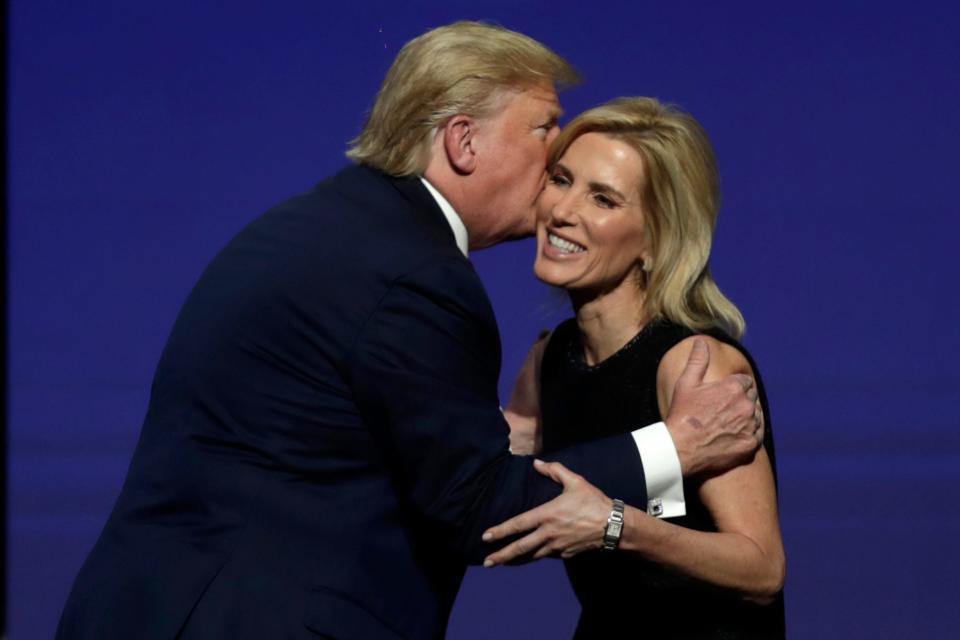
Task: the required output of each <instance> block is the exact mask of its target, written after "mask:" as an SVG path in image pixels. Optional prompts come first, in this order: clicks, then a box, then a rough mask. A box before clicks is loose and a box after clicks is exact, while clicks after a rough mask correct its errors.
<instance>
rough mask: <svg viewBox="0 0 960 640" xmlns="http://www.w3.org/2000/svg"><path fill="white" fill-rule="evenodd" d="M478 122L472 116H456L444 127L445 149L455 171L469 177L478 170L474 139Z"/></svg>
mask: <svg viewBox="0 0 960 640" xmlns="http://www.w3.org/2000/svg"><path fill="white" fill-rule="evenodd" d="M476 129H477V121H476V120H475V119H473V118H471V117H470V116H466V115H456V116H453V117H452V118H450V119H449V120H447V123H446V124H445V125H444V126H443V149H444V151H445V152H446V154H447V160H448V161H449V162H450V166H451V167H453V169H454V171H456V172H457V173H459V174H461V175H469V174H471V173H473V172H474V170H475V169H476V168H477V154H476V149H475V148H474V141H473V137H474V134H475V133H476Z"/></svg>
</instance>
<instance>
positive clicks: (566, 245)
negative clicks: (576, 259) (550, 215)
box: [547, 233, 587, 253]
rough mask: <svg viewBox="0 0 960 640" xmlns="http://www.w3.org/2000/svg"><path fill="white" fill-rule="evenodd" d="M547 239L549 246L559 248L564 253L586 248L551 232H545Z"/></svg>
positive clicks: (577, 251)
mask: <svg viewBox="0 0 960 640" xmlns="http://www.w3.org/2000/svg"><path fill="white" fill-rule="evenodd" d="M547 240H548V241H549V242H550V246H552V247H556V248H557V249H560V251H563V252H564V253H581V252H583V251H586V250H587V248H586V247H582V246H580V245H579V244H577V243H575V242H570V241H569V240H564V239H563V238H559V237H557V236H555V235H553V234H552V233H548V234H547Z"/></svg>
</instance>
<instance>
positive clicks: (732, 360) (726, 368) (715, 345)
mask: <svg viewBox="0 0 960 640" xmlns="http://www.w3.org/2000/svg"><path fill="white" fill-rule="evenodd" d="M697 339H700V340H703V341H704V342H705V343H706V344H707V348H708V349H709V352H710V364H709V366H708V367H707V372H706V374H705V375H704V377H703V381H704V382H714V381H716V380H721V379H723V378H725V377H727V376H730V375H733V374H735V373H744V374H746V375H748V376H751V377H752V376H754V373H753V369H752V368H751V367H750V363H749V362H747V359H746V358H745V357H744V356H743V354H742V353H740V350H739V349H737V348H736V347H734V346H732V345H729V344H727V343H725V342H721V341H720V340H717V339H716V338H714V337H712V336H708V335H703V334H697V335H693V336H690V337H689V338H684V339H683V340H681V341H680V342H678V343H677V344H675V345H674V346H673V347H671V348H670V350H669V351H667V352H666V353H665V354H664V356H663V358H662V359H661V360H660V366H659V367H658V368H657V400H658V402H659V405H660V412H661V413H662V414H663V415H667V412H668V409H669V408H670V399H671V398H672V397H673V388H674V386H675V385H676V383H677V378H679V377H680V374H681V373H683V369H684V367H685V366H686V364H687V360H688V359H689V358H690V352H691V351H692V350H693V343H694V341H695V340H697Z"/></svg>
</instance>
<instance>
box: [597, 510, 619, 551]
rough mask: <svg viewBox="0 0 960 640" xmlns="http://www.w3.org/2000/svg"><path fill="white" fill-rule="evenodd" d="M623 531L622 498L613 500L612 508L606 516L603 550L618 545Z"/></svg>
mask: <svg viewBox="0 0 960 640" xmlns="http://www.w3.org/2000/svg"><path fill="white" fill-rule="evenodd" d="M622 533H623V500H616V499H614V501H613V509H611V510H610V516H609V517H608V518H607V526H606V528H604V530H603V547H602V549H603V550H604V551H613V550H614V549H616V548H617V547H618V546H619V545H620V534H622Z"/></svg>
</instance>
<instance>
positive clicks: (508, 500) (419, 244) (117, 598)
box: [58, 23, 757, 640]
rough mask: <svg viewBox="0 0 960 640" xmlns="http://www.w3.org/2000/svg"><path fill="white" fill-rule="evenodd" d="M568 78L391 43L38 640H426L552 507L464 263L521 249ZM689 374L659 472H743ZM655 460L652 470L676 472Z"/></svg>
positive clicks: (205, 290)
mask: <svg viewBox="0 0 960 640" xmlns="http://www.w3.org/2000/svg"><path fill="white" fill-rule="evenodd" d="M573 79H574V76H573V71H572V69H570V67H569V66H568V65H567V64H566V63H565V62H564V61H563V60H562V59H560V58H559V57H557V56H556V55H555V54H553V53H552V52H550V51H549V50H547V49H546V48H544V47H543V46H542V45H540V44H539V43H536V42H535V41H533V40H531V39H529V38H527V37H525V36H522V35H520V34H517V33H512V32H510V31H507V30H504V29H500V28H496V27H492V26H487V25H482V24H477V23H458V24H454V25H451V26H448V27H442V28H440V29H436V30H434V31H431V32H429V33H427V34H425V35H423V36H421V37H420V38H417V39H416V40H414V41H412V42H411V43H409V44H408V45H407V46H406V47H404V49H403V50H402V51H401V52H400V54H399V55H398V57H397V60H396V61H395V62H394V65H393V67H392V68H391V69H390V71H389V73H388V75H387V78H386V80H385V81H384V85H383V87H382V89H381V91H380V93H379V95H378V98H377V102H376V105H375V107H374V109H373V111H372V113H371V116H370V119H369V122H368V123H367V125H366V127H365V129H364V131H363V133H362V134H361V135H360V137H359V138H358V140H357V141H355V145H354V147H353V149H352V150H351V153H350V155H351V157H352V158H354V159H355V160H357V161H358V162H359V165H358V166H353V167H350V168H347V169H345V170H344V171H342V172H340V173H339V174H337V175H336V176H333V177H332V178H330V179H328V180H325V181H324V182H321V183H320V184H319V185H317V186H316V187H315V188H314V189H313V190H311V191H309V192H307V193H305V194H303V195H301V196H298V197H295V198H293V199H291V200H289V201H287V202H285V203H283V204H281V205H279V206H277V207H275V208H274V209H272V210H271V211H269V212H267V213H266V214H265V215H263V216H262V217H260V218H259V219H257V220H256V221H254V222H253V223H252V224H251V225H250V226H248V227H247V228H246V229H244V230H243V231H241V232H240V234H239V235H237V237H236V238H234V239H233V241H232V242H231V243H230V244H229V245H228V246H227V247H226V248H225V249H224V250H223V252H221V254H220V255H219V256H217V257H216V258H215V259H214V261H213V262H212V263H211V265H210V266H209V267H208V268H207V270H206V271H205V273H204V274H203V276H202V277H201V279H200V281H199V282H198V283H197V285H196V287H195V289H194V291H193V292H192V293H191V295H190V296H189V298H188V299H187V301H186V303H185V304H184V307H183V309H182V311H181V313H180V316H179V317H178V319H177V321H176V324H175V326H174V328H173V331H172V334H171V336H170V339H169V341H168V343H167V346H166V347H165V349H164V352H163V355H162V357H161V360H160V363H159V365H158V368H157V373H156V377H155V380H154V384H153V387H152V393H151V399H150V407H149V410H148V413H147V417H146V420H145V423H144V426H143V431H142V434H141V438H140V442H139V443H138V445H137V449H136V452H135V454H134V458H133V461H132V463H131V466H130V470H129V473H128V476H127V479H126V482H125V484H124V488H123V491H122V492H121V495H120V497H119V498H118V501H117V505H116V507H115V508H114V511H113V513H112V514H111V516H110V519H109V521H108V522H107V524H106V526H105V529H104V531H103V534H102V535H101V537H100V539H99V540H98V542H97V544H96V546H95V548H94V549H93V551H92V552H91V555H90V557H89V558H88V560H87V562H86V563H85V565H84V567H83V569H82V570H81V572H80V575H79V576H78V578H77V581H76V583H75V585H74V589H73V592H72V593H71V596H70V599H69V601H68V603H67V606H66V609H65V611H64V615H63V618H62V620H61V624H60V628H59V630H58V637H60V638H64V639H66V638H97V639H98V640H104V639H110V638H125V639H126V638H139V639H147V640H149V639H153V638H156V639H168V638H183V639H191V638H232V639H235V638H308V637H317V636H320V637H332V638H365V639H379V638H437V637H441V636H442V635H443V633H444V630H445V626H446V621H447V617H448V614H449V611H450V608H451V605H452V602H453V598H454V596H455V594H456V591H457V588H458V586H459V584H460V581H461V578H462V576H463V572H464V568H465V564H466V563H467V562H480V561H482V560H483V557H484V555H485V554H486V553H488V552H489V551H490V549H489V548H488V547H487V546H486V545H484V544H483V542H482V540H481V535H482V533H483V531H484V529H485V528H487V527H489V526H491V525H494V524H496V523H498V522H500V521H502V520H505V519H506V518H507V517H510V516H512V515H515V514H517V513H519V512H521V511H524V510H526V509H529V508H531V507H534V506H536V505H538V504H541V503H543V502H546V501H547V500H550V499H551V498H554V497H556V496H557V495H558V493H559V488H558V486H556V485H554V484H552V483H551V482H550V481H549V480H547V479H545V478H543V477H542V476H540V475H539V474H538V473H537V472H536V471H534V470H533V468H532V465H531V461H530V459H529V458H524V457H515V456H511V455H510V453H509V451H508V434H507V427H506V424H505V422H504V421H503V418H502V416H501V414H500V410H499V407H498V398H497V393H496V386H497V377H498V374H499V367H500V361H499V354H500V344H499V338H498V335H497V329H496V325H495V323H494V318H493V313H492V311H491V309H490V305H489V302H488V300H487V298H486V295H485V293H484V290H483V286H482V285H481V283H480V281H479V279H478V278H477V276H476V274H475V273H474V272H473V270H472V268H471V266H470V264H469V262H468V261H467V259H466V257H465V254H466V251H467V249H468V245H469V247H471V248H481V247H485V246H489V245H492V244H494V243H496V242H499V241H501V240H505V239H508V238H513V237H518V236H522V235H524V234H527V233H529V232H530V231H531V229H532V224H533V221H532V217H533V206H534V201H535V200H536V198H537V195H538V194H539V191H540V189H541V187H542V185H543V179H544V164H545V157H546V150H547V147H548V145H549V143H550V141H551V140H552V139H553V138H554V136H555V135H556V134H557V131H558V129H557V119H558V117H559V115H560V109H559V104H558V102H557V97H556V93H555V90H554V85H555V84H557V83H560V84H563V83H567V82H570V81H572V80H573ZM688 378H690V380H687V381H685V383H684V384H683V385H678V386H679V387H680V392H679V396H678V397H677V398H676V399H675V400H674V408H675V409H676V410H675V411H674V412H673V413H672V414H671V416H669V417H668V420H667V422H668V424H669V425H670V429H671V430H672V435H673V437H674V438H675V440H676V442H677V445H678V450H679V452H680V457H679V466H682V468H683V470H684V471H685V472H689V473H695V472H697V471H698V470H700V469H703V468H705V467H707V466H719V467H726V466H730V465H732V464H735V463H736V462H738V461H740V460H742V459H744V458H745V457H749V456H750V455H752V453H753V451H754V450H755V449H756V446H757V442H756V433H755V431H756V424H755V421H754V418H753V411H754V404H753V397H754V396H753V395H752V392H751V393H750V394H748V393H747V392H746V391H745V388H746V387H748V386H749V383H748V382H744V381H743V380H741V379H732V380H730V381H727V382H725V383H723V384H720V385H706V386H702V385H701V386H698V385H697V384H696V382H697V381H696V380H695V378H696V371H693V373H691V375H689V376H688ZM731 405H732V406H733V411H724V412H723V415H726V416H728V417H727V418H726V419H723V420H721V419H719V418H717V414H718V413H720V412H719V408H720V407H721V406H724V407H728V406H731ZM697 421H699V427H698V428H692V427H690V426H689V425H690V424H694V423H696V422H697ZM640 426H643V425H638V427H640ZM658 430H659V432H660V433H661V437H662V439H663V438H665V439H666V441H667V443H669V441H670V436H669V435H667V428H666V427H663V426H662V425H661V426H660V427H659V428H654V429H646V430H644V432H645V434H646V433H654V434H656V433H657V432H658ZM655 437H656V436H654V438H655ZM647 438H649V436H648V435H641V436H638V440H639V441H640V446H643V447H645V448H647V449H648V445H649V443H646V442H645V439H647ZM711 441H713V444H711ZM718 442H719V443H720V446H716V444H717V443H718ZM654 446H656V445H654ZM667 446H668V450H667V454H666V456H664V458H666V460H664V458H659V457H658V458H657V461H656V462H651V463H648V464H647V465H646V466H657V465H660V466H667V467H669V466H670V465H671V460H672V462H673V466H678V465H677V462H678V460H677V457H676V455H675V454H674V453H673V452H672V449H671V448H670V446H669V444H668V445H667ZM718 451H720V452H719V453H718ZM688 452H689V453H688ZM641 455H643V456H647V457H649V456H650V455H651V454H650V452H649V449H648V450H647V452H646V453H643V454H641V453H638V445H637V444H635V440H634V439H633V438H631V437H630V436H624V437H623V438H619V437H618V438H611V439H609V440H605V441H600V442H595V443H590V444H588V445H584V446H582V447H578V448H576V449H571V450H568V451H563V452H561V453H559V454H558V455H557V456H556V457H555V459H556V460H559V461H561V462H563V463H564V464H565V465H567V466H568V467H570V468H572V469H574V470H576V471H578V472H579V473H582V474H584V475H585V476H586V477H587V478H589V479H590V480H591V481H592V482H594V483H596V484H597V486H598V487H600V488H601V489H602V490H604V491H605V492H606V493H607V494H609V495H612V496H616V497H618V498H622V499H624V500H626V501H627V502H628V503H632V504H641V505H645V504H647V498H648V491H647V490H646V486H647V484H648V483H649V482H652V483H653V484H654V485H657V483H658V481H657V480H655V479H648V478H646V477H645V475H644V471H643V469H644V466H645V465H644V462H645V460H643V461H642V460H641ZM653 455H654V456H655V457H657V456H661V455H663V454H657V453H655V454H653ZM667 475H670V474H669V473H668V474H667ZM674 475H675V476H677V477H679V473H675V474H674ZM674 481H676V478H674ZM659 491H660V489H658V488H657V487H656V486H654V492H659ZM667 491H668V493H669V490H667ZM681 508H682V507H681Z"/></svg>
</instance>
